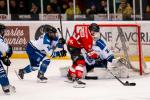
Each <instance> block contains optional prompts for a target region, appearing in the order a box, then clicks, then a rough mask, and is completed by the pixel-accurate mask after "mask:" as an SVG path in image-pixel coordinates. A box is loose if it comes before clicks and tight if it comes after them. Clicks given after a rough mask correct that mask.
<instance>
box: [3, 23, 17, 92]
mask: <svg viewBox="0 0 150 100" xmlns="http://www.w3.org/2000/svg"><path fill="white" fill-rule="evenodd" d="M4 30H5V26H4V25H3V24H0V85H1V86H2V89H3V91H4V93H5V94H10V93H11V92H12V91H13V92H15V87H14V86H12V85H10V83H9V80H8V77H7V74H6V71H5V69H4V66H3V64H4V65H6V66H7V67H8V66H10V64H11V61H10V60H9V58H10V57H11V55H12V53H13V51H12V47H11V46H10V45H8V44H7V43H5V42H4V38H3V36H4ZM2 63H3V64H2Z"/></svg>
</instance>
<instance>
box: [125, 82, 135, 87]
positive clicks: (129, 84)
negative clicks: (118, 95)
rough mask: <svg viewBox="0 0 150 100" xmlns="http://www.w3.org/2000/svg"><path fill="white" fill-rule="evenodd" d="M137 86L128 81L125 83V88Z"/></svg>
mask: <svg viewBox="0 0 150 100" xmlns="http://www.w3.org/2000/svg"><path fill="white" fill-rule="evenodd" d="M135 85H136V83H134V82H133V83H129V82H128V81H126V82H125V83H124V86H135Z"/></svg>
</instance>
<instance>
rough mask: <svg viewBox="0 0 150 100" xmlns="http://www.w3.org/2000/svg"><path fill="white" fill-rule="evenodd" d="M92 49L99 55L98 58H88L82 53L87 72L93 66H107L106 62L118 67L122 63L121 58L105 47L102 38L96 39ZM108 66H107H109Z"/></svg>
mask: <svg viewBox="0 0 150 100" xmlns="http://www.w3.org/2000/svg"><path fill="white" fill-rule="evenodd" d="M93 50H94V51H95V52H96V53H97V54H98V55H99V58H98V59H89V57H88V56H87V55H86V54H85V53H83V55H84V58H85V60H86V70H87V72H89V71H90V70H92V69H93V68H95V67H100V68H108V63H109V64H110V66H111V68H115V67H119V66H122V65H123V61H124V60H125V59H123V58H120V57H118V58H115V57H114V53H113V52H112V51H111V50H110V49H109V48H108V47H107V45H106V43H105V42H104V41H103V40H102V39H97V38H96V42H95V45H94V46H93ZM110 66H109V67H110Z"/></svg>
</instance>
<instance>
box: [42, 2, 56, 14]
mask: <svg viewBox="0 0 150 100" xmlns="http://www.w3.org/2000/svg"><path fill="white" fill-rule="evenodd" d="M44 13H45V14H54V10H53V8H52V6H51V5H50V4H48V5H47V6H46V9H45V12H44Z"/></svg>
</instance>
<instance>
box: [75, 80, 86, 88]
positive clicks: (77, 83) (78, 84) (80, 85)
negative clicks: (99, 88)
mask: <svg viewBox="0 0 150 100" xmlns="http://www.w3.org/2000/svg"><path fill="white" fill-rule="evenodd" d="M85 86H86V83H84V82H82V81H81V79H79V78H75V80H74V82H73V87H74V88H85Z"/></svg>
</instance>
